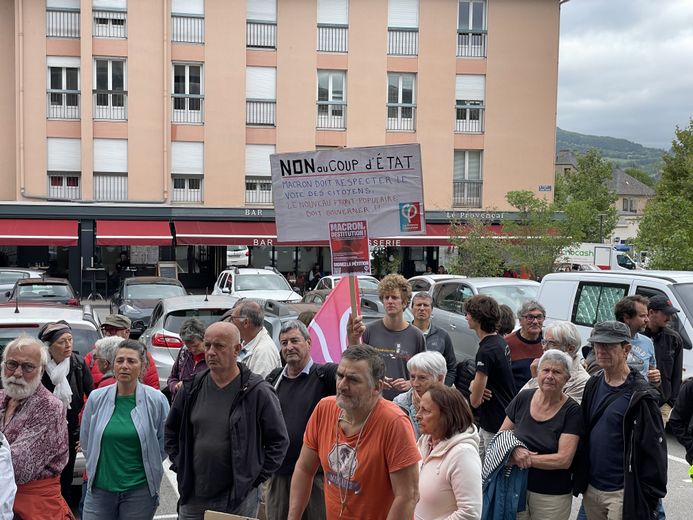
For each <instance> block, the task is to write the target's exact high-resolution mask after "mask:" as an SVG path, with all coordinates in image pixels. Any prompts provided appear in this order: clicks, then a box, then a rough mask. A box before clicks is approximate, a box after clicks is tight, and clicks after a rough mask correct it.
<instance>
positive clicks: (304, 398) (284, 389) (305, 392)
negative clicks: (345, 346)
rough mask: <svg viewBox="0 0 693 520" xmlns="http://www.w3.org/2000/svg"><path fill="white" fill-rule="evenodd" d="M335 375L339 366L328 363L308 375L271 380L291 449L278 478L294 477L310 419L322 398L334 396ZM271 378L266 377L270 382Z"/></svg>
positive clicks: (314, 366) (287, 453)
mask: <svg viewBox="0 0 693 520" xmlns="http://www.w3.org/2000/svg"><path fill="white" fill-rule="evenodd" d="M336 374H337V365H336V364H335V363H325V364H324V365H313V366H312V367H311V370H310V372H309V373H308V374H303V373H301V374H299V375H298V377H295V378H293V379H290V378H288V377H282V376H279V377H281V379H280V378H279V377H276V378H272V379H273V381H270V383H271V384H272V386H274V387H275V389H276V391H277V396H278V397H279V403H280V404H281V407H282V415H283V416H284V422H285V423H286V429H287V431H288V433H289V449H288V451H287V452H286V456H285V457H284V462H282V465H281V467H280V468H279V469H278V470H277V473H278V474H279V475H291V474H292V473H293V472H294V466H296V461H297V460H298V456H299V455H300V453H301V448H302V447H303V434H304V433H305V431H306V425H307V424H308V419H310V416H311V414H312V413H313V409H314V408H315V406H316V405H317V404H318V402H319V401H320V399H322V398H323V397H327V396H328V395H335V391H336ZM270 377H271V376H270ZM270 377H268V378H267V379H268V381H269V380H270Z"/></svg>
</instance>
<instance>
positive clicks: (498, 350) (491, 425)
mask: <svg viewBox="0 0 693 520" xmlns="http://www.w3.org/2000/svg"><path fill="white" fill-rule="evenodd" d="M476 370H477V372H481V373H482V374H486V375H487V376H488V381H487V382H486V388H488V389H489V390H491V393H492V395H491V399H489V400H488V401H484V402H483V403H481V405H480V406H479V408H477V414H478V415H479V426H481V428H482V429H484V430H486V431H487V432H491V433H496V432H497V431H498V429H499V428H500V427H501V424H503V420H504V419H505V408H506V406H508V405H509V404H510V401H511V400H512V398H513V397H514V396H515V392H516V390H515V383H514V380H513V373H512V371H511V369H510V352H509V350H508V345H507V344H506V343H505V340H504V339H503V338H502V337H501V336H499V335H498V334H492V335H490V336H486V337H485V338H484V339H482V340H481V341H480V342H479V350H478V351H477V353H476Z"/></svg>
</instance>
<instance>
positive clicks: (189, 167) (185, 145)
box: [171, 141, 204, 175]
mask: <svg viewBox="0 0 693 520" xmlns="http://www.w3.org/2000/svg"><path fill="white" fill-rule="evenodd" d="M171 173H179V174H180V173H183V174H194V175H203V174H204V144H203V143H192V142H184V141H173V142H171Z"/></svg>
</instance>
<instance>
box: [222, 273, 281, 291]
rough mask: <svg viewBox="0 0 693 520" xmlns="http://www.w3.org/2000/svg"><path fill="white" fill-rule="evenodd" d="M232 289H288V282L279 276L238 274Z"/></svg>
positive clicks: (270, 274) (271, 274)
mask: <svg viewBox="0 0 693 520" xmlns="http://www.w3.org/2000/svg"><path fill="white" fill-rule="evenodd" d="M233 283H234V291H290V290H291V287H290V286H289V283H288V282H287V281H286V280H285V279H284V278H283V277H281V276H277V275H276V274H273V273H268V274H238V275H236V277H235V278H234V282H233Z"/></svg>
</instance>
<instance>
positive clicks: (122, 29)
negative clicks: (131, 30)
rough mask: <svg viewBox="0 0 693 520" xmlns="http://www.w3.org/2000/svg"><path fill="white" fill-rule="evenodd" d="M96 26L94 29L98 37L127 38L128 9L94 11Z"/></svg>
mask: <svg viewBox="0 0 693 520" xmlns="http://www.w3.org/2000/svg"><path fill="white" fill-rule="evenodd" d="M92 13H93V18H94V27H93V29H92V31H93V33H94V36H96V37H97V38H126V37H127V27H126V23H127V15H128V14H127V12H126V11H104V10H94V11H92Z"/></svg>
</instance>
